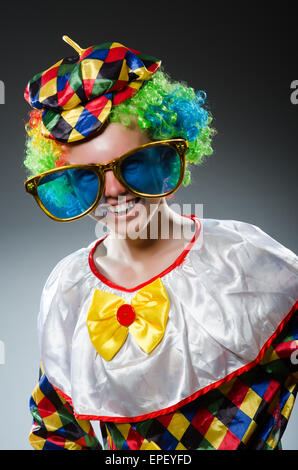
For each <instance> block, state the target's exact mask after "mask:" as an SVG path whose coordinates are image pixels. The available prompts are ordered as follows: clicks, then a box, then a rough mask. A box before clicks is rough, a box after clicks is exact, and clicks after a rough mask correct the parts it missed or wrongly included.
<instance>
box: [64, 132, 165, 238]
mask: <svg viewBox="0 0 298 470" xmlns="http://www.w3.org/2000/svg"><path fill="white" fill-rule="evenodd" d="M148 142H150V140H149V139H148V137H147V135H146V134H145V133H144V132H142V131H141V130H140V128H139V127H138V126H135V127H133V128H127V127H125V126H123V125H121V124H119V123H111V124H109V125H108V126H107V127H106V129H105V130H104V132H102V133H101V134H98V135H96V136H95V137H94V138H92V139H91V140H87V141H85V142H82V143H78V144H75V145H64V146H63V147H64V151H65V157H66V161H67V164H71V165H82V164H90V163H100V164H106V163H109V162H111V161H112V160H115V159H117V158H119V157H121V156H122V155H123V154H125V153H127V152H129V151H130V150H133V149H134V148H137V147H139V146H140V145H143V144H146V143H148ZM145 176H146V175H144V177H145ZM163 203H165V200H164V198H154V199H152V198H151V199H143V198H140V197H137V196H136V195H134V194H132V193H130V192H129V191H128V190H127V189H126V188H124V187H123V186H122V185H121V183H120V182H119V181H118V180H117V178H116V177H115V175H114V173H113V171H112V170H108V171H106V172H105V190H104V196H103V198H102V200H101V202H100V204H99V205H98V206H97V207H96V208H95V209H94V210H93V211H92V212H91V213H90V215H91V216H92V217H93V218H95V219H96V220H98V221H100V222H101V223H103V224H104V225H106V226H107V227H108V228H109V229H110V230H112V231H113V232H115V233H117V234H119V235H120V236H124V237H127V236H128V237H129V236H130V237H135V238H136V237H140V236H142V237H143V236H145V233H144V232H145V231H146V233H147V230H146V228H148V226H149V222H150V220H151V219H152V217H154V215H155V214H157V213H158V208H159V207H160V205H161V204H163Z"/></svg>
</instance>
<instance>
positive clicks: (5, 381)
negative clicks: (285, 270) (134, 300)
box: [0, 0, 298, 449]
mask: <svg viewBox="0 0 298 470" xmlns="http://www.w3.org/2000/svg"><path fill="white" fill-rule="evenodd" d="M10 3H11V7H10V6H9V5H3V4H2V5H1V13H0V39H1V40H0V48H1V59H0V80H3V81H4V83H5V86H6V104H5V105H0V122H1V147H0V148H1V170H2V171H1V216H2V217H1V284H0V285H1V306H2V309H1V318H0V340H2V341H4V343H5V351H6V362H5V364H4V365H0V423H1V425H0V448H1V449H29V448H30V446H29V444H28V438H27V436H28V432H29V429H30V426H31V415H30V414H29V409H28V401H29V397H30V394H31V391H32V390H33V388H34V386H35V384H36V381H37V376H38V366H39V354H38V345H37V335H36V318H37V314H38V309H39V300H40V294H41V290H42V287H43V284H44V282H45V280H46V278H47V276H48V275H49V273H50V271H51V270H52V268H53V267H54V266H55V264H56V263H57V262H58V261H59V260H60V259H61V258H62V257H64V256H66V255H67V254H69V253H71V252H72V251H74V250H76V249H78V248H80V247H81V246H86V245H87V244H89V243H90V242H91V241H92V240H93V239H94V238H95V234H94V228H95V226H94V223H93V221H92V220H91V219H90V218H88V217H86V218H85V219H82V220H80V221H77V222H74V223H69V224H58V223H55V222H53V221H51V220H50V219H48V218H47V217H46V216H45V215H44V214H43V213H42V212H41V211H40V210H39V209H38V208H37V206H36V205H35V203H34V201H33V200H32V199H31V198H30V197H29V196H27V195H26V194H25V192H24V190H23V181H24V178H25V172H24V168H23V165H22V160H23V155H24V139H25V132H24V122H25V119H26V113H27V111H28V110H29V107H28V105H27V104H26V103H25V101H24V99H23V91H24V88H25V85H26V83H27V81H28V80H29V79H30V78H32V76H33V75H35V74H36V73H37V72H39V71H41V70H44V69H46V68H48V67H49V66H50V65H52V64H54V63H55V62H56V61H58V60H59V59H60V58H62V57H65V56H67V55H71V54H72V49H71V48H70V47H69V46H67V45H66V44H65V43H64V42H63V41H62V40H61V36H62V35H63V34H67V35H69V36H70V37H71V38H73V39H74V40H75V41H77V42H78V43H79V44H80V45H81V46H82V47H87V46H89V45H92V44H98V43H101V42H106V41H119V42H122V43H124V44H125V45H128V46H129V47H132V48H135V49H139V50H140V51H143V52H147V53H149V54H152V55H155V56H157V57H160V58H161V59H162V60H163V65H164V67H165V68H166V69H167V71H168V73H170V74H171V75H172V76H173V77H175V78H176V79H180V80H185V81H186V82H188V83H189V84H190V85H191V86H193V87H194V88H196V89H203V90H206V92H207V94H208V103H209V106H210V110H211V112H212V113H213V115H214V122H213V125H214V126H215V127H216V129H217V131H218V134H217V137H216V139H215V141H214V155H213V156H211V157H210V158H209V159H208V160H206V163H205V164H204V165H203V166H201V167H200V168H195V169H194V171H193V184H192V186H190V187H188V188H186V189H182V190H181V191H180V192H179V193H178V194H177V195H176V201H179V202H187V203H203V204H204V217H206V218H218V219H235V220H242V221H247V222H250V223H253V224H255V225H257V226H259V227H261V228H262V229H263V230H264V231H265V232H267V233H269V234H270V235H271V236H272V237H273V238H275V239H277V240H278V241H280V242H281V243H283V244H284V245H285V246H286V247H288V248H289V249H291V250H292V251H294V252H296V253H297V251H298V241H297V138H298V136H297V134H298V133H297V123H298V105H297V106H294V105H293V104H291V102H290V84H291V82H292V81H293V80H297V79H298V60H297V59H298V49H297V45H298V41H297V39H298V38H297V32H296V31H297V26H296V25H295V21H296V18H297V14H296V12H294V11H293V5H294V1H292V2H287V1H283V2H276V3H275V4H274V6H273V4H270V7H268V5H269V2H267V1H259V2H258V3H257V2H255V1H250V2H246V1H235V2H232V1H225V2H209V3H208V6H206V4H205V3H203V2H200V1H193V2H191V1H188V0H186V1H183V2H181V5H183V7H184V9H183V10H182V9H181V8H179V3H176V2H170V1H152V2H136V1H134V0H128V1H126V2H115V1H114V2H96V3H95V2H94V3H91V2H80V4H79V3H76V2H68V1H64V2H62V1H60V2H49V3H44V4H43V3H41V2H38V3H36V2H34V1H31V2H30V3H27V2H25V3H24V5H18V6H15V3H14V4H12V2H10ZM54 9H55V11H53V10H54ZM295 49H296V50H295ZM297 423H298V405H297V403H296V405H295V409H294V411H293V414H292V416H291V419H290V422H289V425H288V428H287V430H286V432H285V434H284V438H283V445H284V448H286V449H298V435H297Z"/></svg>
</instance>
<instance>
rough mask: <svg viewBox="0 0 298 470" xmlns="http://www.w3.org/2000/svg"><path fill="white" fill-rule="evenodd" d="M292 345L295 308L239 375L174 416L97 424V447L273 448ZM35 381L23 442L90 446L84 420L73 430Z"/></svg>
mask: <svg viewBox="0 0 298 470" xmlns="http://www.w3.org/2000/svg"><path fill="white" fill-rule="evenodd" d="M297 348H298V311H296V312H295V313H294V314H293V316H292V317H291V319H290V320H289V322H288V324H287V325H286V327H284V329H283V330H282V332H281V333H280V334H279V335H278V336H277V337H276V339H275V340H274V342H273V343H272V344H271V346H270V347H269V348H268V349H267V351H266V352H265V354H264V356H263V358H262V360H261V361H260V362H259V363H258V364H257V365H256V366H255V367H253V368H252V369H250V370H248V371H247V372H244V373H242V374H240V375H238V376H236V377H234V378H233V379H231V380H229V381H227V382H226V383H224V384H223V385H221V386H219V387H218V388H216V389H214V390H210V391H208V392H206V393H205V394H203V395H201V396H199V397H198V398H197V399H195V400H193V401H191V402H190V403H188V404H187V405H184V406H182V407H181V408H180V409H178V410H177V411H175V412H172V413H168V414H165V415H163V416H159V417H157V418H153V419H147V420H145V421H139V422H135V423H115V422H101V427H102V434H103V438H104V445H105V449H107V450H108V449H114V450H159V449H161V450H188V449H197V450H205V449H206V450H207V449H208V450H236V449H238V450H241V449H243V450H244V449H251V450H253V449H255V450H273V449H280V448H281V437H282V435H283V432H284V430H285V428H286V425H287V422H288V419H289V417H290V414H291V410H292V407H293V405H294V400H295V397H296V394H297V384H298V365H297V364H296V362H297V361H293V360H292V354H293V352H295V351H297ZM42 380H43V381H44V382H42V383H41V385H40V386H39V387H37V389H36V390H35V392H34V394H33V397H34V398H33V400H32V410H31V411H32V414H33V416H34V423H35V424H34V426H33V430H32V433H31V438H30V441H31V444H32V445H33V447H36V446H37V448H48V447H51V446H53V445H56V446H59V445H61V446H62V447H64V448H72V446H74V445H83V446H89V447H91V448H98V447H97V444H96V441H95V440H94V434H93V433H92V431H90V428H89V427H88V425H87V422H84V424H83V426H82V424H80V426H79V423H82V422H81V421H79V420H75V418H74V416H73V415H71V410H69V411H68V407H69V405H67V403H66V402H65V400H62V399H61V397H60V396H58V395H57V393H56V392H54V393H53V388H52V387H51V385H50V384H49V383H48V382H47V381H46V378H45V376H43V378H42ZM46 383H47V385H45V384H46ZM39 390H40V391H39ZM41 393H42V394H43V395H41ZM55 394H56V395H55ZM43 400H44V401H43ZM57 405H59V407H58V408H59V410H58V411H57ZM64 409H66V410H67V413H66V414H67V416H68V418H69V420H70V422H71V423H72V425H73V426H74V429H75V430H76V432H75V433H69V429H68V428H67V426H66V424H64V422H65V421H64V422H63V425H62V426H61V423H60V420H61V418H60V415H62V416H64V413H65V412H66V411H63V410H64ZM49 417H52V418H50V419H49ZM58 417H59V419H60V420H59V419H58ZM49 421H51V424H50V422H49ZM55 429H56V431H55ZM62 429H63V431H61V430H62ZM84 429H85V431H84ZM84 432H85V434H84ZM82 433H83V434H82ZM74 435H75V436H76V438H75V440H74V438H73V436H74ZM32 436H33V437H32Z"/></svg>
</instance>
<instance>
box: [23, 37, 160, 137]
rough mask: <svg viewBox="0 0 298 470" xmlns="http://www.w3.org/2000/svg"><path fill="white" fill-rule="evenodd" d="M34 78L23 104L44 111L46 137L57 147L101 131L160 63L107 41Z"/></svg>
mask: <svg viewBox="0 0 298 470" xmlns="http://www.w3.org/2000/svg"><path fill="white" fill-rule="evenodd" d="M63 39H64V40H65V41H66V42H67V43H69V44H70V45H71V46H72V47H74V49H75V50H76V51H77V52H78V54H79V55H76V56H72V57H66V58H64V59H61V60H60V61H59V62H57V63H56V64H54V65H53V66H52V67H50V68H48V69H47V70H45V71H44V72H40V73H39V74H37V75H35V76H34V77H33V78H32V80H30V81H29V83H28V85H27V87H26V90H25V95H24V96H25V99H26V100H27V101H28V103H29V104H30V105H31V106H32V107H33V108H35V109H40V110H42V133H43V135H44V136H45V137H49V138H51V139H55V140H57V141H59V142H74V141H78V140H82V139H85V138H86V137H88V136H90V135H91V134H93V133H94V132H96V131H98V130H99V129H100V128H101V127H102V125H103V124H104V122H105V120H106V119H107V117H108V115H109V113H110V111H111V109H112V106H117V105H118V104H120V103H122V102H123V101H125V100H127V99H128V98H131V97H132V96H133V95H134V94H135V93H136V92H137V91H138V90H139V88H140V87H141V86H142V85H143V83H144V82H145V81H147V80H149V79H150V78H151V77H152V75H153V74H154V73H155V72H156V70H157V69H158V68H159V67H160V64H161V61H160V60H158V59H156V58H154V57H151V56H148V55H146V54H142V53H140V52H138V51H135V50H134V49H130V48H128V47H125V46H123V45H122V44H119V43H118V42H109V43H105V44H100V45H97V46H91V47H88V48H87V49H81V48H80V47H79V46H78V45H77V44H76V43H75V42H74V41H72V40H71V39H70V38H68V37H67V36H63Z"/></svg>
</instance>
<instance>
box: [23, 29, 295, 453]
mask: <svg viewBox="0 0 298 470" xmlns="http://www.w3.org/2000/svg"><path fill="white" fill-rule="evenodd" d="M64 39H65V40H66V41H67V42H68V43H69V44H70V45H71V46H73V47H74V48H75V50H76V52H77V54H76V55H75V56H71V57H67V58H64V59H62V60H60V61H59V62H57V63H56V64H55V65H53V66H52V67H50V68H49V69H47V70H46V71H44V72H41V73H39V74H38V75H35V76H34V77H33V79H32V80H31V81H30V82H29V83H28V86H27V88H26V91H25V98H26V100H27V101H28V102H29V104H30V105H31V106H32V107H33V111H32V112H31V114H30V120H29V122H28V124H27V126H26V130H27V133H28V139H27V142H26V160H25V165H26V167H27V168H28V170H29V172H30V177H29V179H28V180H27V181H26V183H25V187H26V190H27V192H28V193H30V194H32V195H33V196H34V198H35V200H36V202H37V203H38V205H39V207H40V208H41V209H42V210H43V211H44V212H45V213H46V214H47V215H48V216H49V217H51V218H52V219H53V220H55V221H61V222H68V221H69V222H73V221H75V220H77V219H78V218H80V217H83V216H85V215H87V214H88V215H90V216H91V217H93V218H94V219H95V220H96V221H99V222H100V223H101V224H102V225H103V226H105V227H106V228H107V229H108V231H109V233H108V234H107V235H105V236H104V237H101V238H100V239H99V240H96V241H95V242H94V243H92V244H91V245H90V246H88V247H87V248H82V249H80V250H78V251H76V252H75V253H73V254H71V255H69V256H67V257H66V258H64V259H63V260H62V261H61V262H59V263H58V265H57V266H56V267H55V269H54V270H53V272H52V273H51V274H50V276H49V278H48V280H47V282H46V284H45V287H44V290H43V293H42V299H41V305H40V312H39V317H38V335H39V345H40V360H41V373H40V380H39V383H38V385H37V386H36V388H35V389H34V391H33V394H32V397H31V401H30V408H31V413H32V415H33V427H32V430H31V433H30V442H31V444H32V446H33V447H34V448H35V449H44V450H47V449H61V448H63V449H70V450H73V449H86V450H88V449H102V448H104V449H118V450H123V449H137V450H138V449H141V450H151V449H152V450H171V449H173V450H175V449H176V450H179V449H180V450H185V449H230V450H233V449H275V448H279V447H280V440H281V436H282V434H283V431H284V429H285V427H286V424H287V420H288V419H289V416H290V413H291V409H292V407H293V404H294V399H295V395H296V391H297V381H298V369H297V361H293V360H292V357H293V353H295V351H296V350H297V347H298V333H297V332H298V313H297V306H298V305H297V291H298V259H297V257H296V255H295V254H294V253H293V252H291V251H290V250H288V249H287V248H285V247H284V246H282V245H281V244H280V243H278V242H277V241H275V240H274V239H272V238H271V237H270V236H269V235H267V234H266V233H264V232H263V231H262V230H261V229H260V228H258V227H256V226H254V225H251V224H248V223H245V222H239V221H231V220H224V221H222V220H215V219H202V218H201V219H200V218H198V217H197V216H195V215H193V216H184V215H180V214H178V213H177V212H174V211H173V209H172V208H171V207H170V206H169V204H168V202H167V201H168V198H169V197H170V196H171V195H172V194H173V193H175V192H176V191H177V190H178V188H179V186H180V185H181V184H184V185H188V184H189V183H190V179H191V178H190V168H191V165H192V164H200V163H201V162H202V161H203V158H204V156H206V155H210V154H211V153H212V148H211V139H212V136H213V135H214V130H213V129H212V127H211V121H212V118H211V115H210V113H209V112H208V111H207V109H206V106H205V99H206V94H205V93H204V92H203V91H199V92H197V93H196V92H195V91H194V90H193V89H192V88H189V87H187V86H186V85H185V84H181V83H179V82H175V81H173V80H172V79H170V78H169V77H168V76H167V75H166V74H165V72H164V71H162V70H161V68H160V65H161V62H160V61H159V60H157V59H155V58H153V57H151V56H148V55H145V54H142V53H140V52H138V51H136V50H133V49H130V48H127V47H125V46H123V45H122V44H119V43H106V44H101V45H96V46H91V47H88V48H87V49H82V48H81V47H79V46H78V45H77V44H76V43H74V42H73V41H72V40H70V39H69V38H68V37H64ZM73 223H75V222H73ZM165 227H166V229H165ZM177 234H179V236H177ZM165 235H166V236H165ZM94 421H98V422H99V423H100V429H101V438H98V437H97V435H96V433H95V432H94V429H93V424H92V422H94Z"/></svg>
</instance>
